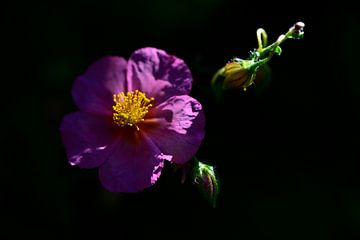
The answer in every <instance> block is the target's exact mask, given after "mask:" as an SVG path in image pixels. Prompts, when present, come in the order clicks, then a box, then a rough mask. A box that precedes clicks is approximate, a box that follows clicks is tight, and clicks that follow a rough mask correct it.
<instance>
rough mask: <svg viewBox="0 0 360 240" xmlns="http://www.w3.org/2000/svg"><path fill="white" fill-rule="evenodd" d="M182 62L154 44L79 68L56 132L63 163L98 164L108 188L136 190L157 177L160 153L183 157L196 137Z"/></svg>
mask: <svg viewBox="0 0 360 240" xmlns="http://www.w3.org/2000/svg"><path fill="white" fill-rule="evenodd" d="M191 85H192V76H191V73H190V70H189V68H188V67H187V66H186V64H185V63H184V61H182V60H181V59H179V58H177V57H175V56H172V55H168V54H167V53H166V52H165V51H163V50H159V49H156V48H142V49H139V50H137V51H135V52H134V53H133V54H132V55H131V57H130V59H129V60H128V61H126V60H125V59H124V58H121V57H110V56H109V57H104V58H102V59H100V60H98V61H97V62H95V63H94V64H92V65H91V66H90V67H89V68H88V70H87V71H86V72H85V74H83V75H81V76H79V77H78V78H77V79H76V81H75V83H74V86H73V89H72V96H73V98H74V101H75V103H76V105H77V106H78V107H79V108H80V111H79V112H75V113H71V114H69V115H67V116H65V117H64V119H63V121H62V123H61V126H60V131H61V136H62V140H63V143H64V145H65V149H66V153H67V157H68V159H69V162H70V164H71V165H77V166H79V167H80V168H95V167H99V177H100V181H101V183H102V185H103V186H104V187H105V188H106V189H108V190H109V191H111V192H137V191H140V190H143V189H144V188H147V187H150V186H151V185H153V184H154V183H155V182H156V181H157V180H158V178H159V177H160V174H161V170H162V168H163V167H164V161H165V160H168V161H171V162H174V163H177V164H183V163H185V162H187V161H188V160H190V159H191V158H192V156H193V155H194V154H195V153H196V151H197V150H198V148H199V146H200V144H201V141H202V139H203V137H204V124H205V121H204V114H203V112H202V106H201V104H200V103H199V102H198V101H197V100H195V99H194V98H192V97H190V96H188V94H189V92H190V90H191Z"/></svg>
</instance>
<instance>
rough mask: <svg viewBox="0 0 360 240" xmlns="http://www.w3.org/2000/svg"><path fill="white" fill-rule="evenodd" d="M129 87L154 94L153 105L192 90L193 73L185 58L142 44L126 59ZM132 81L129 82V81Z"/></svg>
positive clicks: (150, 95)
mask: <svg viewBox="0 0 360 240" xmlns="http://www.w3.org/2000/svg"><path fill="white" fill-rule="evenodd" d="M127 79H128V80H129V89H131V90H136V89H138V90H140V91H142V92H145V93H146V95H147V96H149V97H154V98H155V105H156V104H159V103H161V102H163V101H164V100H166V99H168V98H169V97H171V96H174V95H186V94H188V93H189V92H190V90H191V85H192V76H191V72H190V70H189V68H188V67H187V65H186V64H185V62H184V61H183V60H181V59H179V58H177V57H175V56H173V55H169V54H167V53H166V52H165V51H163V50H160V49H156V48H150V47H148V48H141V49H139V50H137V51H135V52H134V53H133V54H132V55H131V57H130V59H129V61H128V71H127ZM130 82H131V84H130Z"/></svg>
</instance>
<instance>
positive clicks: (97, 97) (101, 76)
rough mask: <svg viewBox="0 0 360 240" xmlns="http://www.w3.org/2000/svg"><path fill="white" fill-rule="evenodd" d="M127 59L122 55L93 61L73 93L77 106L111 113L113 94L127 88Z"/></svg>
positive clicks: (84, 109)
mask: <svg viewBox="0 0 360 240" xmlns="http://www.w3.org/2000/svg"><path fill="white" fill-rule="evenodd" d="M126 67H127V63H126V60H125V59H123V58H121V57H110V56H108V57H104V58H102V59H100V60H98V61H96V62H95V63H93V64H92V65H91V66H90V67H89V68H88V69H87V71H86V72H85V74H83V75H81V76H79V77H78V78H77V79H76V81H75V83H74V86H73V89H72V95H73V98H74V101H75V103H76V104H77V106H78V107H79V108H80V109H81V110H83V111H86V112H91V113H100V114H107V115H109V114H111V113H112V105H113V94H117V93H120V92H123V91H126V90H127V89H126V88H127V83H126Z"/></svg>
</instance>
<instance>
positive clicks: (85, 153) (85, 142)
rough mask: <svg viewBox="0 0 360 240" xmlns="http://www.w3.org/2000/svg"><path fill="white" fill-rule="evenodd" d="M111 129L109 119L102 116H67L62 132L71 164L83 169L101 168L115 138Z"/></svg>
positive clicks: (79, 113)
mask: <svg viewBox="0 0 360 240" xmlns="http://www.w3.org/2000/svg"><path fill="white" fill-rule="evenodd" d="M110 120H111V119H110ZM111 128H112V127H111V122H110V121H109V119H107V118H106V117H103V116H100V115H95V114H89V113H83V112H76V113H71V114H69V115H67V116H65V117H64V119H63V121H62V122H61V125H60V132H61V137H62V141H63V143H64V145H65V149H66V154H67V157H68V159H69V163H70V164H71V165H78V166H79V167H81V168H94V167H98V166H100V165H101V164H102V163H103V162H104V161H105V160H106V157H107V155H108V154H109V150H110V145H111V143H112V142H113V141H114V138H115V136H114V135H113V133H112V132H113V131H112V129H111Z"/></svg>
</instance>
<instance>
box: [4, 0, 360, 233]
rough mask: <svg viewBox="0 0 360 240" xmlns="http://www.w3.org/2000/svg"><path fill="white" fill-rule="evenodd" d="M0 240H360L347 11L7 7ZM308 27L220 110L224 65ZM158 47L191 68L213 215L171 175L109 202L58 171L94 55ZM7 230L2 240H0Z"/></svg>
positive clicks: (239, 5) (354, 54) (88, 178)
mask: <svg viewBox="0 0 360 240" xmlns="http://www.w3.org/2000/svg"><path fill="white" fill-rule="evenodd" d="M3 11H4V14H2V17H1V18H3V20H2V23H3V28H2V30H1V31H2V39H3V40H5V44H4V45H3V46H2V52H3V54H2V56H3V60H5V61H4V62H5V64H3V68H4V69H3V74H2V87H1V89H2V91H1V92H2V93H1V102H2V108H1V111H2V114H1V116H2V124H1V126H2V131H1V132H2V133H1V135H2V137H3V144H1V145H2V148H3V150H2V153H3V154H2V157H1V165H0V174H1V175H0V176H1V179H0V180H1V182H0V187H1V192H0V201H1V206H0V211H1V212H0V220H1V224H0V230H1V231H0V238H1V239H7V238H8V239H18V238H22V239H23V238H24V237H26V238H27V239H29V238H30V237H35V238H37V239H38V238H47V239H53V238H56V237H58V238H61V239H72V238H81V239H83V238H84V239H85V238H89V237H94V236H98V237H101V238H104V239H105V238H109V237H112V238H114V239H145V238H146V239H157V238H161V239H162V238H164V239H173V238H181V239H191V238H193V237H198V238H201V239H277V240H281V239H292V240H293V239H316V240H320V239H360V174H359V167H360V166H359V164H358V161H359V153H358V149H359V141H358V136H359V133H360V128H359V120H360V82H359V79H358V71H357V70H358V68H359V66H358V60H357V59H358V57H359V55H360V54H359V47H358V45H357V43H358V40H359V31H358V28H359V27H358V26H359V23H360V21H359V17H358V15H357V14H356V13H354V12H352V11H351V7H350V6H347V7H338V6H331V5H326V6H321V7H318V8H314V7H313V6H312V5H308V6H305V5H303V4H302V3H300V2H292V3H290V2H289V3H288V5H285V6H284V5H282V6H280V7H279V6H276V4H275V3H274V2H269V3H268V4H265V5H263V4H260V3H258V4H250V3H245V2H242V1H235V0H224V1H220V0H191V1H190V0H188V1H181V0H177V1H165V0H155V1H137V0H133V1H126V2H125V1H116V2H106V1H78V2H72V3H66V2H58V3H53V4H49V3H42V4H35V3H34V2H32V1H30V2H28V3H22V2H16V1H15V2H12V3H11V4H8V5H6V7H5V8H3ZM296 21H304V22H305V24H306V27H305V38H304V39H302V40H288V41H286V42H285V43H284V44H283V45H282V48H283V54H282V55H281V56H280V57H274V58H273V60H272V61H271V62H270V64H269V66H270V68H271V70H272V78H271V80H270V81H269V82H268V85H267V87H264V88H250V89H249V90H248V91H247V92H246V93H244V92H242V91H228V92H226V93H225V94H224V96H223V97H224V98H223V101H222V102H219V103H217V102H216V101H215V100H214V95H213V92H212V91H211V88H210V86H209V81H210V79H211V77H212V75H213V74H214V73H215V71H216V70H217V69H218V68H220V67H222V66H223V65H224V64H225V63H226V62H227V61H228V60H229V59H230V58H232V57H234V56H238V57H242V58H246V57H247V56H248V53H249V51H250V50H252V49H253V48H255V47H256V46H257V42H256V35H255V32H256V29H257V28H259V27H263V28H265V29H266V30H267V33H268V35H269V41H270V42H272V41H275V40H276V38H277V37H278V35H280V34H281V33H285V32H286V31H287V30H288V28H289V27H290V26H291V25H292V24H294V23H295V22H296ZM145 46H152V47H157V48H161V49H164V50H166V51H167V52H168V53H171V54H174V55H176V56H178V57H179V58H182V59H184V60H185V62H186V63H187V64H188V66H189V68H190V69H191V71H192V74H193V78H194V83H193V90H192V92H191V94H190V95H191V96H193V97H195V98H197V99H198V100H199V101H200V102H201V103H202V104H203V106H204V111H205V114H206V117H207V124H206V137H205V139H204V141H203V144H202V145H201V147H200V149H199V152H198V154H197V157H198V158H199V159H201V160H203V161H207V162H208V163H210V164H214V165H215V166H216V169H217V172H218V174H219V176H220V180H221V193H220V195H219V198H218V205H217V207H216V208H215V209H213V208H211V207H210V205H209V204H208V202H206V200H205V199H204V198H203V197H202V195H201V194H200V193H199V192H198V191H197V189H196V188H195V187H194V186H193V185H191V183H190V182H187V183H185V184H183V185H182V184H181V183H180V177H181V176H180V173H179V172H175V170H174V169H173V166H171V165H167V166H166V167H165V169H164V170H163V174H162V177H161V179H160V180H159V181H158V182H157V184H156V185H155V186H153V187H152V188H149V189H146V190H145V191H144V192H141V193H137V194H122V193H117V194H115V193H109V192H107V191H106V190H105V189H103V188H102V187H101V185H100V183H99V180H98V178H97V170H96V169H91V170H81V169H78V168H76V167H71V166H70V165H69V164H68V163H67V159H66V156H65V149H64V147H63V145H62V143H61V139H60V135H59V124H60V121H61V119H62V117H63V116H64V115H66V114H68V113H70V112H73V111H77V108H76V106H75V105H74V102H73V100H72V98H71V94H70V91H71V87H72V84H73V81H74V78H75V77H76V76H77V75H79V74H81V73H83V72H84V71H85V69H86V68H87V67H88V66H89V65H90V64H91V63H92V62H94V61H96V60H97V59H98V58H100V57H102V56H105V55H119V56H123V57H125V58H128V57H129V56H130V54H131V53H132V52H133V51H135V50H136V49H138V48H141V47H145ZM1 236H4V238H3V237H1Z"/></svg>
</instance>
